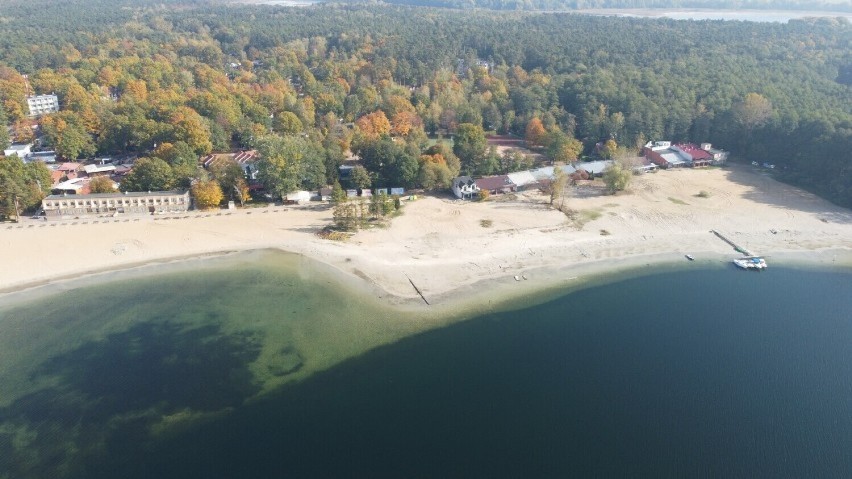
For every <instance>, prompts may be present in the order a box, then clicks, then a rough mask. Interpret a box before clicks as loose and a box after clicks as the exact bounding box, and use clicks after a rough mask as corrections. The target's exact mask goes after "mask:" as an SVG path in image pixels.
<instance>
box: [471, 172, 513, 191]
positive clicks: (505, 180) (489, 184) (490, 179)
mask: <svg viewBox="0 0 852 479" xmlns="http://www.w3.org/2000/svg"><path fill="white" fill-rule="evenodd" d="M476 186H477V187H479V189H480V190H484V191H487V192H489V193H491V194H495V195H496V194H498V193H511V192H513V191H516V190H517V185H515V183H513V182H512V180H511V179H509V177H508V176H507V175H497V176H486V177H485V178H479V179H477V180H476Z"/></svg>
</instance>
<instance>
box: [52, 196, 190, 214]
mask: <svg viewBox="0 0 852 479" xmlns="http://www.w3.org/2000/svg"><path fill="white" fill-rule="evenodd" d="M189 206H190V200H189V192H188V191H186V192H180V191H152V192H133V193H129V192H128V193H98V194H91V195H50V196H48V197H47V198H45V199H43V200H41V207H42V209H43V210H44V214H45V218H46V219H48V220H64V219H75V218H90V217H98V216H121V215H146V214H155V213H182V212H184V211H187V210H188V209H189Z"/></svg>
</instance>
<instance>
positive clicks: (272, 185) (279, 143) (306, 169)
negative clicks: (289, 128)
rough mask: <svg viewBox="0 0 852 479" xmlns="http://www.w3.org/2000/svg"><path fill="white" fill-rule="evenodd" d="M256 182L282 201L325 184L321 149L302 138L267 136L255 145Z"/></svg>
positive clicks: (323, 157)
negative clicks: (257, 158) (258, 159)
mask: <svg viewBox="0 0 852 479" xmlns="http://www.w3.org/2000/svg"><path fill="white" fill-rule="evenodd" d="M257 151H258V154H259V155H260V161H258V178H259V179H260V180H261V181H262V182H263V184H264V186H265V187H266V189H267V190H269V191H271V192H273V193H275V194H276V195H277V196H280V197H284V196H286V195H287V193H291V192H293V191H296V190H298V189H300V188H305V189H313V188H317V187H319V186H320V185H321V184H323V183H324V182H325V163H324V160H325V152H324V151H323V149H322V146H321V145H319V144H316V143H314V142H311V141H309V140H307V139H305V138H302V137H293V136H287V137H279V136H274V135H269V136H265V137H263V138H261V139H260V140H259V141H258V142H257Z"/></svg>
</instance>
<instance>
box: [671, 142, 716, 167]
mask: <svg viewBox="0 0 852 479" xmlns="http://www.w3.org/2000/svg"><path fill="white" fill-rule="evenodd" d="M672 149H673V150H675V151H677V152H679V153H681V154H682V155H684V156H685V157H686V159H688V160H689V161H690V162H692V166H693V167H699V166H709V165H710V163H711V162H712V161H713V156H712V155H711V154H710V153H707V152H706V151H704V150H702V149H701V148H699V147H698V146H697V145H693V144H692V143H678V144H675V145H672Z"/></svg>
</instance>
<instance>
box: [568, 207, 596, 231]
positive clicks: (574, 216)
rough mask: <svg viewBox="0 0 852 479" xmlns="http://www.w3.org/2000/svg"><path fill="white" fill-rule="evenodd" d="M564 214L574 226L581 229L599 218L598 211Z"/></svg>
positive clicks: (573, 211)
mask: <svg viewBox="0 0 852 479" xmlns="http://www.w3.org/2000/svg"><path fill="white" fill-rule="evenodd" d="M565 214H566V215H567V216H568V217H569V218H571V220H572V221H573V222H574V226H576V227H577V228H578V229H583V226H584V225H585V224H586V223H588V222H590V221H594V220H596V219H598V218H600V217H601V211H600V209H591V210H579V211H577V210H566V211H565Z"/></svg>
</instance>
